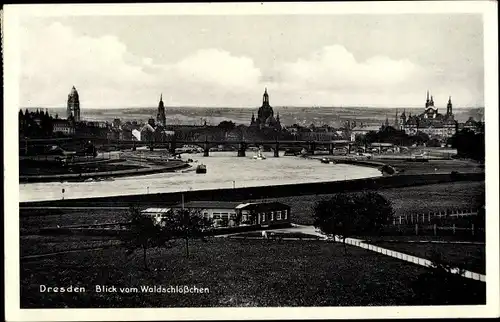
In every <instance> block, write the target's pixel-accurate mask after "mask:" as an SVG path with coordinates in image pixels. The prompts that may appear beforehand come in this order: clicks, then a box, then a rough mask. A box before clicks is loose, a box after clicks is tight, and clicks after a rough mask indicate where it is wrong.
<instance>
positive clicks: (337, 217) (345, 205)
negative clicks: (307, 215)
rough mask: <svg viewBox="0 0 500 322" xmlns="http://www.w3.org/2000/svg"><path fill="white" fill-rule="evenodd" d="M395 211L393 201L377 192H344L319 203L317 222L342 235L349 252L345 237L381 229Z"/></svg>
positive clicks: (320, 226) (315, 215)
mask: <svg viewBox="0 0 500 322" xmlns="http://www.w3.org/2000/svg"><path fill="white" fill-rule="evenodd" d="M392 215H393V209H392V206H391V204H390V202H389V201H388V200H387V199H385V197H384V196H382V195H380V194H378V193H375V192H367V193H360V194H345V193H341V194H336V195H334V196H333V197H332V198H330V199H329V200H322V201H319V202H318V203H316V205H315V207H314V226H315V227H316V228H319V229H321V231H322V232H323V233H325V234H327V235H334V236H339V238H341V239H342V242H343V244H344V252H345V253H346V254H347V248H346V244H345V241H346V238H349V237H351V236H354V235H359V234H367V233H368V234H373V233H379V232H380V231H381V229H382V228H383V226H384V225H385V224H387V223H388V222H389V220H390V218H391V217H392Z"/></svg>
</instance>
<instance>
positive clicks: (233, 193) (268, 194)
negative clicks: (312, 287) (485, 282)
mask: <svg viewBox="0 0 500 322" xmlns="http://www.w3.org/2000/svg"><path fill="white" fill-rule="evenodd" d="M484 180H485V174H484V173H458V174H456V173H455V174H452V173H446V174H418V175H396V176H384V177H375V178H364V179H353V180H344V181H331V182H314V183H297V184H286V185H285V184H282V185H268V186H260V187H243V188H232V189H231V188H224V189H210V190H188V191H179V192H167V193H151V194H130V195H120V196H109V197H95V198H79V199H64V200H47V201H33V202H20V204H19V206H20V207H21V208H23V207H88V206H91V207H129V206H132V205H135V206H146V207H152V206H168V205H173V204H178V203H180V202H181V200H184V201H186V202H187V201H190V200H221V201H240V200H249V199H266V198H279V197H290V196H302V195H322V194H332V193H340V192H348V191H350V192H353V191H361V190H377V189H388V188H399V187H410V186H419V185H428V184H437V183H446V182H457V181H484Z"/></svg>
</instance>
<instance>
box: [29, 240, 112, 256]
mask: <svg viewBox="0 0 500 322" xmlns="http://www.w3.org/2000/svg"><path fill="white" fill-rule="evenodd" d="M19 243H20V256H29V255H39V254H47V253H57V252H63V251H69V250H75V249H82V248H90V247H101V246H109V245H118V244H119V241H118V240H114V239H112V238H109V237H105V236H104V237H100V236H38V235H30V236H21V237H20V240H19Z"/></svg>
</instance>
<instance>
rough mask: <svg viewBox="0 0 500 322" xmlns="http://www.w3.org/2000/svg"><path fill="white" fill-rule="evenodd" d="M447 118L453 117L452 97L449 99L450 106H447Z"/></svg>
mask: <svg viewBox="0 0 500 322" xmlns="http://www.w3.org/2000/svg"><path fill="white" fill-rule="evenodd" d="M446 116H447V117H453V104H452V103H451V96H450V97H449V98H448V104H447V105H446Z"/></svg>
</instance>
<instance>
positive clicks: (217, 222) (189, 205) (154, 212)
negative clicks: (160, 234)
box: [142, 201, 291, 227]
mask: <svg viewBox="0 0 500 322" xmlns="http://www.w3.org/2000/svg"><path fill="white" fill-rule="evenodd" d="M182 208H185V209H193V210H198V211H200V213H201V214H202V215H203V217H205V218H207V219H210V220H212V221H213V223H214V227H236V226H241V225H246V226H263V227H266V226H272V225H276V224H283V223H289V222H290V219H291V218H290V207H289V206H287V205H285V204H282V203H279V202H252V203H241V202H226V201H190V202H186V203H184V204H179V205H176V206H173V207H172V208H148V209H146V210H144V211H142V214H143V215H145V216H150V217H152V218H154V219H155V220H156V221H158V222H160V221H161V218H162V217H164V216H168V215H169V214H170V213H171V212H172V211H173V210H175V209H182Z"/></svg>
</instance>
